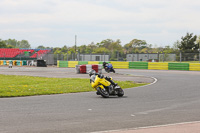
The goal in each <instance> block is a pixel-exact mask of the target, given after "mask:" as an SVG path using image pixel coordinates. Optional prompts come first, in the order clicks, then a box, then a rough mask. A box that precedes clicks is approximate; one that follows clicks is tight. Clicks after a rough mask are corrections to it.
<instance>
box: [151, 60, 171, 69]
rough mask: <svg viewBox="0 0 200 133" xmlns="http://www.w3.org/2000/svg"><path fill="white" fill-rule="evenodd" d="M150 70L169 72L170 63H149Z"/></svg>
mask: <svg viewBox="0 0 200 133" xmlns="http://www.w3.org/2000/svg"><path fill="white" fill-rule="evenodd" d="M148 69H155V70H168V63H160V62H149V63H148Z"/></svg>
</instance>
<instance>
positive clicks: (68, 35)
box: [0, 0, 200, 48]
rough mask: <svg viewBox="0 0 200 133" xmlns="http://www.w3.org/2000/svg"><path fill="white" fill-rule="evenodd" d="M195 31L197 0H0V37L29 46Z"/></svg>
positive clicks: (199, 23) (169, 37) (167, 37)
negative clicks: (26, 42) (27, 42)
mask: <svg viewBox="0 0 200 133" xmlns="http://www.w3.org/2000/svg"><path fill="white" fill-rule="evenodd" d="M187 32H189V33H194V34H196V35H198V36H199V35H200V0H0V39H2V40H6V39H9V38H11V39H17V40H19V41H20V40H22V39H25V40H28V41H29V43H30V44H31V46H32V48H35V47H37V46H39V45H43V46H49V47H63V46H64V45H67V46H73V45H74V44H75V35H77V45H78V46H80V45H83V44H86V45H88V44H90V43H91V42H94V43H98V42H101V41H102V40H105V39H113V40H117V39H120V40H121V42H122V45H125V44H127V43H128V42H130V41H131V40H132V39H141V40H146V42H147V43H149V44H153V45H157V46H165V45H170V46H172V45H173V43H174V42H175V41H177V40H181V37H182V36H185V35H186V33H187Z"/></svg>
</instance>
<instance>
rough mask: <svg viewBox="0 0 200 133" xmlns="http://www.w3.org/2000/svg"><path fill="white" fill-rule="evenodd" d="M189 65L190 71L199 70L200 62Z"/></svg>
mask: <svg viewBox="0 0 200 133" xmlns="http://www.w3.org/2000/svg"><path fill="white" fill-rule="evenodd" d="M189 65H190V66H189V70H190V71H200V63H190V64H189Z"/></svg>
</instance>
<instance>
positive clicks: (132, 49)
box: [0, 33, 200, 58]
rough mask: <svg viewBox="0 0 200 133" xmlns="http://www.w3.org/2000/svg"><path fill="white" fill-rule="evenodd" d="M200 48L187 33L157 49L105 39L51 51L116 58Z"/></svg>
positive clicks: (10, 44)
mask: <svg viewBox="0 0 200 133" xmlns="http://www.w3.org/2000/svg"><path fill="white" fill-rule="evenodd" d="M199 46H200V36H199V37H198V36H197V35H193V33H187V34H186V35H185V36H182V37H181V41H176V42H174V44H173V46H172V47H170V45H168V46H165V47H157V46H156V45H153V44H148V43H147V42H146V41H145V40H140V39H133V40H131V41H130V42H129V43H127V44H125V45H124V46H122V44H121V41H120V39H117V40H112V39H105V40H102V41H101V42H99V43H96V44H95V43H93V42H92V43H90V44H88V45H81V46H75V45H74V46H72V47H68V46H66V45H65V46H63V47H55V48H52V49H53V53H54V54H72V53H83V54H91V53H92V54H98V53H101V54H102V53H105V54H111V57H113V58H114V57H116V54H119V55H125V54H132V53H162V52H164V53H176V52H179V51H182V52H198V49H199ZM0 48H31V45H30V44H29V42H28V41H27V40H21V41H17V40H15V39H8V40H1V39H0ZM37 48H38V49H47V48H48V49H49V48H50V47H44V46H42V45H40V46H38V47H37Z"/></svg>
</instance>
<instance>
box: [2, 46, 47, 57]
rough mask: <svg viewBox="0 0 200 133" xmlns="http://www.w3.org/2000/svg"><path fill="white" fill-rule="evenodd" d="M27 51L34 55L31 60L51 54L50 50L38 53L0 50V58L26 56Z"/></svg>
mask: <svg viewBox="0 0 200 133" xmlns="http://www.w3.org/2000/svg"><path fill="white" fill-rule="evenodd" d="M26 51H27V52H30V54H33V55H32V56H30V58H37V56H40V55H42V54H47V53H48V52H50V50H39V51H37V52H36V51H35V50H34V49H19V48H0V58H14V57H16V56H17V55H21V54H24V52H26ZM34 52H35V53H34Z"/></svg>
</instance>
